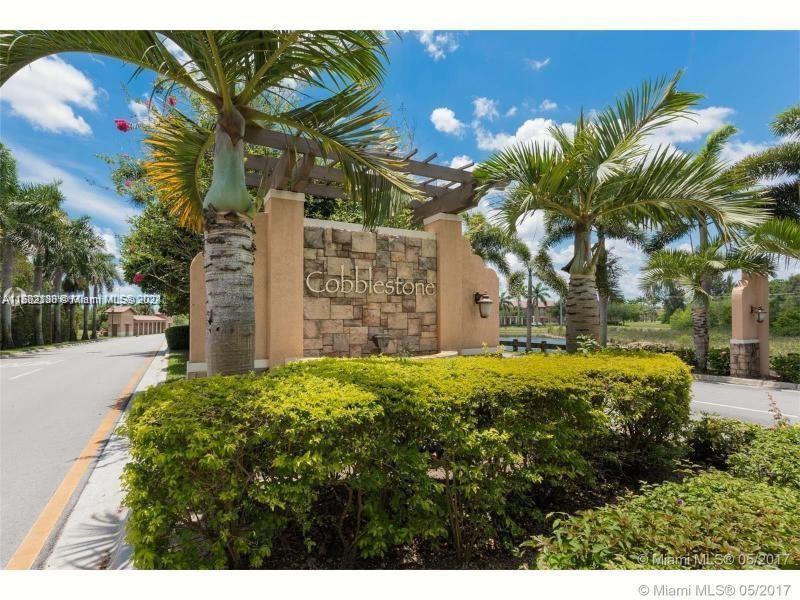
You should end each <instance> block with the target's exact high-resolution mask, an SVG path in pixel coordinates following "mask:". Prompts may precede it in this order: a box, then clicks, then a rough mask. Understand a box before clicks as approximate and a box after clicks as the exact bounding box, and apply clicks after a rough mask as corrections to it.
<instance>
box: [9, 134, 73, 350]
mask: <svg viewBox="0 0 800 600" xmlns="http://www.w3.org/2000/svg"><path fill="white" fill-rule="evenodd" d="M0 163H2V164H3V166H2V169H0V260H2V274H1V275H0V288H1V289H0V294H2V293H3V292H4V291H5V290H6V289H8V288H10V287H11V285H12V282H13V277H14V263H15V261H16V260H17V258H18V254H19V252H23V253H26V254H27V253H30V252H32V251H36V250H37V249H38V248H39V247H40V246H39V245H38V242H40V241H42V240H41V239H40V238H39V235H38V234H40V233H43V232H45V229H44V227H43V228H42V229H40V230H38V231H37V227H38V225H39V224H42V225H44V223H45V221H46V220H47V218H48V215H49V213H52V212H53V211H55V210H57V207H58V203H59V202H60V199H61V196H60V192H59V191H58V186H57V185H56V184H48V185H41V184H40V185H32V184H22V183H20V182H19V181H18V180H17V168H16V161H15V160H14V157H13V155H12V154H11V152H10V151H9V150H8V149H7V148H6V147H5V146H4V145H2V144H0ZM11 308H12V306H11V304H10V303H3V305H2V310H0V315H1V316H2V347H3V348H13V347H14V339H13V335H12V331H11V319H12V310H11Z"/></svg>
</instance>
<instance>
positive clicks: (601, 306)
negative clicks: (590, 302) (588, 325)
mask: <svg viewBox="0 0 800 600" xmlns="http://www.w3.org/2000/svg"><path fill="white" fill-rule="evenodd" d="M597 309H598V310H597V315H598V318H599V320H600V338H599V341H600V345H601V346H603V347H604V348H605V347H606V346H607V345H608V296H606V295H605V294H599V300H598V303H597Z"/></svg>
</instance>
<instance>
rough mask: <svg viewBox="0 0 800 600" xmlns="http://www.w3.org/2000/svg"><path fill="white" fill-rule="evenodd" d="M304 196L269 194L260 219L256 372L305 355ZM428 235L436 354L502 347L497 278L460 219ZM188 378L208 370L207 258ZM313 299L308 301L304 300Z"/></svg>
mask: <svg viewBox="0 0 800 600" xmlns="http://www.w3.org/2000/svg"><path fill="white" fill-rule="evenodd" d="M303 201H304V196H303V194H300V193H294V192H286V191H280V190H270V192H269V193H268V194H267V198H266V201H265V212H264V213H260V214H258V215H256V217H255V221H254V226H255V232H256V233H255V243H256V255H255V263H254V273H253V279H254V281H253V286H254V302H255V326H256V337H255V365H254V367H256V368H263V367H266V366H277V365H281V364H284V363H285V362H288V361H291V360H297V359H300V358H302V357H303V353H304V349H303V340H304V311H303V308H304V291H303V290H304V219H303ZM425 230H426V231H428V232H432V233H434V234H435V236H436V244H437V252H436V256H437V273H436V292H437V293H436V300H437V311H436V312H437V315H436V323H437V324H438V350H439V351H446V350H452V351H458V352H464V353H472V352H480V351H482V349H483V347H484V346H488V347H489V348H491V349H495V348H496V347H497V346H498V344H499V310H498V297H499V287H500V286H499V280H498V278H497V274H496V273H495V272H494V271H493V270H492V269H490V268H488V267H486V266H485V265H484V263H483V261H482V260H481V259H480V258H479V257H477V256H475V255H474V254H472V251H471V248H470V246H469V242H468V241H467V240H466V239H465V238H464V236H463V234H462V231H461V218H460V217H458V216H456V215H442V214H440V215H434V216H432V217H430V218H428V219H426V221H425ZM475 292H486V293H488V294H489V296H490V297H491V299H492V301H493V303H494V304H493V306H492V314H491V316H490V317H489V318H486V319H483V318H481V317H480V313H479V311H478V307H477V305H476V304H475V300H474V294H475ZM190 294H191V297H190V305H189V319H190V321H189V343H190V348H189V363H190V364H189V368H188V370H189V373H190V376H192V375H193V374H194V375H196V374H198V373H201V372H203V371H204V370H205V365H204V363H205V339H206V301H205V274H204V270H203V255H202V254H198V255H197V256H196V257H195V258H194V260H193V261H192V263H191V266H190ZM306 298H309V296H306Z"/></svg>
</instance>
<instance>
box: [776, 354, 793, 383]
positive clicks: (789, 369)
mask: <svg viewBox="0 0 800 600" xmlns="http://www.w3.org/2000/svg"><path fill="white" fill-rule="evenodd" d="M769 366H770V368H771V369H772V370H773V371H775V372H776V373H777V374H778V377H780V378H781V379H782V380H783V381H789V382H791V383H800V353H789V354H779V355H778V356H771V357H770V359H769Z"/></svg>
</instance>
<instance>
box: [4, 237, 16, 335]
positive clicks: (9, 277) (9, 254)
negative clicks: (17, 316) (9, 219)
mask: <svg viewBox="0 0 800 600" xmlns="http://www.w3.org/2000/svg"><path fill="white" fill-rule="evenodd" d="M15 255H16V252H14V246H13V244H12V243H11V242H10V241H9V240H7V239H4V240H3V248H2V260H3V270H2V275H0V277H1V278H2V284H0V285H2V288H3V289H2V290H0V294H4V293H5V291H6V290H7V289H8V288H10V287H11V284H12V283H13V278H14V257H15ZM0 316H2V321H3V327H2V329H3V332H2V342H3V348H13V347H14V337H13V335H12V333H11V303H10V302H3V304H2V312H1V313H0Z"/></svg>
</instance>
